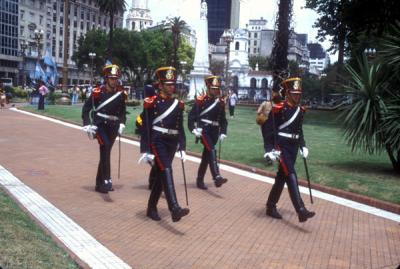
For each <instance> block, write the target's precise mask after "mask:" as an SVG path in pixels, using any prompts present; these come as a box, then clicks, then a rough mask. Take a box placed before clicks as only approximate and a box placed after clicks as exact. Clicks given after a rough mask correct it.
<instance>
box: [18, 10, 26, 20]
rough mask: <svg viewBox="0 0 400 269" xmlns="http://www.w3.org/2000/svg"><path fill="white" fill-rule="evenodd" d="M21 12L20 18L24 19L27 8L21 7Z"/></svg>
mask: <svg viewBox="0 0 400 269" xmlns="http://www.w3.org/2000/svg"><path fill="white" fill-rule="evenodd" d="M19 14H20V19H21V20H24V15H25V10H23V9H21V10H20V13H19Z"/></svg>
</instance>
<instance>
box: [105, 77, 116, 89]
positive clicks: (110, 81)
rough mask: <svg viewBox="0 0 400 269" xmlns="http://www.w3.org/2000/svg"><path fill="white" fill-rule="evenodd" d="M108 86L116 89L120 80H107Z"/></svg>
mask: <svg viewBox="0 0 400 269" xmlns="http://www.w3.org/2000/svg"><path fill="white" fill-rule="evenodd" d="M107 85H108V86H109V87H110V88H115V87H117V85H118V78H107Z"/></svg>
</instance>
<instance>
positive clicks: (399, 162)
mask: <svg viewBox="0 0 400 269" xmlns="http://www.w3.org/2000/svg"><path fill="white" fill-rule="evenodd" d="M386 152H387V153H388V155H389V159H390V161H391V162H392V166H393V169H394V171H396V172H397V173H400V151H399V152H397V158H396V157H395V156H394V155H395V153H394V152H393V150H392V148H391V147H390V145H389V144H386Z"/></svg>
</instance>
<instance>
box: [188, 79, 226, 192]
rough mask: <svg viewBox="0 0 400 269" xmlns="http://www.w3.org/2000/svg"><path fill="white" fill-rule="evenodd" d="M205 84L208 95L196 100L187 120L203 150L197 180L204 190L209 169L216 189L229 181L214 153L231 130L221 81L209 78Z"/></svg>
mask: <svg viewBox="0 0 400 269" xmlns="http://www.w3.org/2000/svg"><path fill="white" fill-rule="evenodd" d="M205 83H206V86H207V94H205V95H200V96H198V97H197V98H196V100H195V103H194V105H193V107H192V110H191V111H190V113H189V119H188V127H189V130H190V131H191V132H192V133H193V134H194V135H195V136H196V138H200V139H201V143H202V144H203V146H204V149H203V155H202V157H201V163H200V166H199V170H198V172H197V180H196V184H197V187H198V188H199V189H203V190H206V189H207V186H206V185H205V184H204V175H205V173H206V171H207V166H208V165H209V166H210V171H211V174H212V177H213V180H214V184H215V186H216V187H221V186H222V184H224V183H226V182H227V181H228V180H227V179H226V178H223V177H222V176H221V175H220V173H219V169H218V163H217V154H216V150H215V144H216V143H217V142H218V139H219V140H221V142H222V140H224V139H225V138H226V131H227V126H228V123H227V121H226V116H225V101H224V99H223V98H222V97H221V78H220V77H218V76H209V77H206V79H205Z"/></svg>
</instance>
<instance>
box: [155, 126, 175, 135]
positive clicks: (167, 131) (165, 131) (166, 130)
mask: <svg viewBox="0 0 400 269" xmlns="http://www.w3.org/2000/svg"><path fill="white" fill-rule="evenodd" d="M153 130H156V131H158V132H160V133H163V134H171V135H177V134H179V131H178V130H174V129H167V128H163V127H160V126H153Z"/></svg>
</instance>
